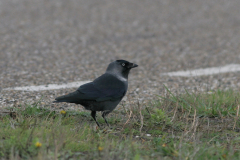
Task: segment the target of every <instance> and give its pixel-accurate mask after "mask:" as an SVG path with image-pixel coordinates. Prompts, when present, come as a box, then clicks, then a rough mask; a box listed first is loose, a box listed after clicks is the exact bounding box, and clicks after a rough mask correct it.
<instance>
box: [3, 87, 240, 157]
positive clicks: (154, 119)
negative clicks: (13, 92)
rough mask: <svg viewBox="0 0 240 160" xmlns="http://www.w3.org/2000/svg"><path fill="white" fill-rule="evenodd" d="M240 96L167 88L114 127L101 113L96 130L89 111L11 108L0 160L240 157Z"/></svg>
mask: <svg viewBox="0 0 240 160" xmlns="http://www.w3.org/2000/svg"><path fill="white" fill-rule="evenodd" d="M166 89H167V88H166ZM167 90H168V89H167ZM239 97H240V95H239V93H237V92H234V91H232V90H228V91H221V90H218V91H215V92H211V93H189V92H188V91H186V93H185V94H181V95H174V94H172V93H171V91H170V90H168V94H167V95H166V96H165V97H160V96H159V97H158V99H157V100H153V101H152V102H149V103H147V104H145V105H143V104H139V103H136V104H134V105H132V106H131V107H130V108H125V109H123V110H115V111H113V112H112V113H111V114H110V115H109V116H108V121H109V123H110V125H111V129H110V128H108V127H107V126H106V124H105V122H104V120H103V119H102V118H101V116H100V114H99V115H98V117H97V119H98V121H99V123H100V124H101V125H102V126H103V127H101V129H96V124H95V122H94V121H93V120H92V118H91V116H90V112H88V111H85V112H78V111H66V113H65V112H57V111H53V110H50V109H48V108H40V107H38V104H37V103H36V104H32V105H26V106H25V105H24V106H22V107H19V108H11V109H9V114H7V115H5V116H0V159H87V160H89V159H106V160H108V159H116V160H118V159H119V160H120V159H121V160H122V159H133V160H145V159H186V160H188V159H189V160H190V159H194V160H195V159H199V160H202V159H217V160H219V159H231V160H233V159H240V151H239V149H240V145H239V144H240V133H239V131H240V122H239V114H238V113H239V107H240V106H239V103H238V98H239ZM104 126H105V128H104Z"/></svg>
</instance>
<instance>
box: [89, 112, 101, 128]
mask: <svg viewBox="0 0 240 160" xmlns="http://www.w3.org/2000/svg"><path fill="white" fill-rule="evenodd" d="M91 116H92V117H93V119H94V121H95V122H96V123H97V125H98V127H100V125H99V123H98V122H97V120H96V111H92V112H91Z"/></svg>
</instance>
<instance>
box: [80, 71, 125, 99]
mask: <svg viewBox="0 0 240 160" xmlns="http://www.w3.org/2000/svg"><path fill="white" fill-rule="evenodd" d="M77 91H78V92H80V93H81V96H82V99H86V100H95V101H106V100H111V101H114V100H117V99H120V98H122V97H123V96H124V95H125V93H126V91H127V82H126V83H124V82H122V81H120V80H118V79H117V78H116V77H114V76H112V75H106V74H104V75H102V76H100V77H99V78H97V79H96V80H94V81H93V82H90V83H87V84H84V85H82V86H80V87H79V88H78V90H77Z"/></svg>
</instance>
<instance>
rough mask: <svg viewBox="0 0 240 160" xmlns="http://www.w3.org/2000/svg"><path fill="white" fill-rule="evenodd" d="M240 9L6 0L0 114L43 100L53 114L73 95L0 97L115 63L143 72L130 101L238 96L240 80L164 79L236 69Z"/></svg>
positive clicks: (204, 2) (235, 4) (234, 3)
mask: <svg viewBox="0 0 240 160" xmlns="http://www.w3.org/2000/svg"><path fill="white" fill-rule="evenodd" d="M239 8H240V1H239V0H177V1H176V0H141V1H139V0H121V1H120V0H101V1H99V0H87V1H84V0H68V1H66V0H8V1H6V0H1V1H0V37H1V38H0V108H1V107H11V106H15V105H20V104H25V103H26V104H31V103H33V102H37V101H39V100H41V102H40V104H41V105H44V106H48V105H49V106H53V104H52V103H51V101H53V100H54V97H56V96H60V95H62V94H65V93H68V92H71V91H73V90H75V88H72V89H60V90H48V91H38V92H27V91H6V90H2V89H4V88H8V87H19V86H29V85H47V84H63V83H68V82H74V81H84V80H93V79H95V78H96V77H98V76H100V75H101V74H103V73H104V72H105V69H106V67H107V65H108V64H109V63H110V62H111V61H113V60H116V59H125V60H129V61H131V62H135V63H137V64H138V65H139V67H138V68H136V69H134V70H132V72H131V74H130V76H129V90H128V93H127V98H126V99H125V100H126V101H127V100H139V101H147V100H149V99H152V98H153V97H154V96H155V95H159V94H160V95H164V94H165V89H164V87H163V84H165V85H167V86H168V87H169V88H170V89H171V90H173V91H174V92H181V91H183V90H184V89H188V90H199V91H205V90H215V89H219V88H220V89H228V88H233V89H237V90H238V89H239V88H240V72H234V73H225V74H217V75H211V76H201V77H191V78H183V77H169V76H166V75H165V76H163V75H162V73H166V72H171V71H179V70H189V69H198V68H207V67H218V66H223V65H227V64H232V63H236V64H239V63H240V53H239V52H240V45H239V42H240V9H239ZM77 87H78V86H76V88H77ZM58 106H59V105H58ZM65 106H69V107H73V108H74V107H76V105H65ZM54 107H57V106H54Z"/></svg>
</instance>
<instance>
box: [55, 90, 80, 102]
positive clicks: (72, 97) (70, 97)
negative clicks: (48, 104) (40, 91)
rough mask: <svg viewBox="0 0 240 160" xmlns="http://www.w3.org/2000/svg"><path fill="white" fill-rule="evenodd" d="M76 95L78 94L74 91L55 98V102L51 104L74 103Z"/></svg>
mask: <svg viewBox="0 0 240 160" xmlns="http://www.w3.org/2000/svg"><path fill="white" fill-rule="evenodd" d="M77 94H79V93H78V91H75V92H72V93H69V94H67V95H64V96H60V97H57V98H55V101H53V103H60V102H68V103H75V102H76V95H77Z"/></svg>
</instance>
